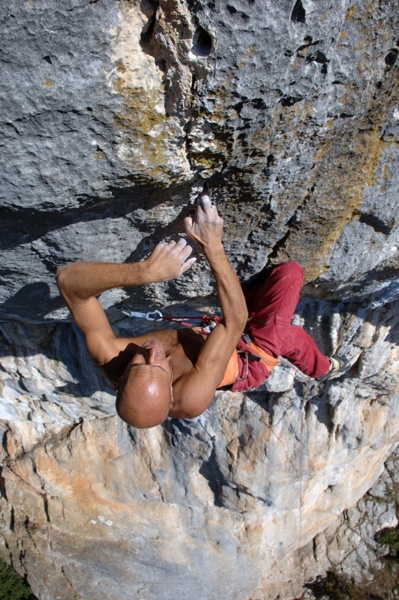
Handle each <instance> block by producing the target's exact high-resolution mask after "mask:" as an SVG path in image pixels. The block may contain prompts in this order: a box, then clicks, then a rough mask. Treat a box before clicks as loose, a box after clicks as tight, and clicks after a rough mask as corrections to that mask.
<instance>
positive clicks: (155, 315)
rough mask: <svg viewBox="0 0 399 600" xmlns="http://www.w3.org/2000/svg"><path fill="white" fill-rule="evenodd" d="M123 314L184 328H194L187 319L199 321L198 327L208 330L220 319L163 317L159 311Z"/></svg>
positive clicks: (204, 316)
mask: <svg viewBox="0 0 399 600" xmlns="http://www.w3.org/2000/svg"><path fill="white" fill-rule="evenodd" d="M122 312H123V314H124V315H126V316H127V317H137V318H140V319H146V320H147V321H169V322H170V323H179V324H180V325H185V326H186V327H194V324H193V323H190V322H189V321H188V319H190V320H191V321H200V325H201V326H202V327H204V328H206V327H209V329H213V327H215V326H216V325H217V324H218V323H220V317H218V316H217V315H215V316H214V317H209V316H208V315H202V316H197V315H192V316H177V315H174V316H173V315H163V314H162V313H161V311H160V310H153V311H150V312H146V313H144V312H137V311H134V310H129V311H127V310H122Z"/></svg>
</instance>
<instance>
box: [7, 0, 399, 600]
mask: <svg viewBox="0 0 399 600" xmlns="http://www.w3.org/2000/svg"><path fill="white" fill-rule="evenodd" d="M398 21H399V11H398V9H397V8H396V7H395V5H394V3H393V2H392V1H388V0H385V1H382V2H379V3H377V2H368V3H364V2H361V1H360V0H351V1H347V0H345V1H344V2H342V3H340V5H339V6H335V5H334V6H332V5H331V3H330V2H327V1H326V0H320V1H319V2H317V3H314V2H311V1H310V0H302V1H301V0H298V1H297V2H296V3H295V2H293V1H291V2H287V1H285V0H284V1H283V0H279V1H278V2H276V1H274V2H271V1H270V2H269V1H268V0H248V1H247V0H245V1H244V0H234V1H232V2H230V3H229V2H205V1H203V0H196V1H194V0H187V1H183V0H160V1H159V2H150V1H143V2H139V1H138V0H137V1H136V0H135V1H133V0H132V1H130V2H128V1H127V0H124V1H122V0H121V1H119V2H116V1H114V0H112V1H111V0H98V1H96V2H91V1H83V0H80V1H79V0H68V1H65V2H63V3H62V5H61V4H60V3H57V2H54V1H53V0H35V1H33V2H25V1H22V0H16V1H15V2H13V3H12V6H6V5H4V3H3V5H1V7H0V22H1V24H2V35H3V39H4V40H5V41H6V44H5V45H4V49H3V50H2V52H1V55H0V60H1V69H2V82H3V93H2V95H1V98H0V103H1V104H0V105H1V112H0V114H1V127H2V129H1V131H2V150H3V154H2V169H1V171H0V177H1V186H0V189H1V190H2V207H1V220H0V228H1V236H0V244H1V247H2V259H3V260H2V271H1V277H2V287H1V289H0V302H1V306H0V316H1V323H0V327H1V340H0V365H1V371H0V376H1V379H0V395H1V404H0V419H1V429H2V432H3V450H2V453H3V466H2V475H1V479H0V482H1V487H0V489H1V494H2V497H1V519H2V536H1V538H0V539H1V540H2V553H3V554H4V556H5V557H6V558H7V559H8V560H10V561H12V563H13V565H14V566H15V568H16V569H17V570H18V571H19V572H20V573H22V574H26V575H27V577H28V580H29V582H30V583H31V585H32V589H33V591H34V593H35V594H36V595H37V596H38V597H39V598H40V599H47V598H48V599H50V598H51V600H53V598H54V594H55V590H56V593H57V595H58V596H59V598H65V599H66V598H68V600H69V599H70V598H83V599H85V600H86V599H91V598H93V599H94V598H95V599H96V600H97V599H98V598H107V599H109V598H111V599H112V598H118V599H119V598H121V597H124V598H132V600H133V599H136V598H146V599H154V600H164V599H165V600H166V599H168V598H176V597H178V596H180V597H182V598H189V597H196V598H198V600H201V598H203V599H204V600H205V599H207V600H208V599H212V598H215V599H216V598H218V599H219V598H226V600H227V598H228V599H229V600H230V599H233V598H234V599H237V600H262V599H264V600H266V599H267V600H268V599H274V598H276V597H277V595H279V597H280V598H286V599H287V600H290V599H291V598H293V597H294V596H297V595H300V593H301V589H302V584H303V582H304V581H306V580H309V578H311V577H312V576H316V575H317V574H319V573H324V572H325V570H326V569H327V568H329V566H330V565H331V564H332V563H333V562H334V561H337V562H339V561H340V560H341V558H342V560H344V562H345V561H346V564H348V565H349V562H350V560H349V559H348V558H347V556H346V554H345V552H346V550H343V549H342V548H343V547H341V546H339V544H338V546H337V542H336V541H334V535H333V532H335V530H336V528H337V527H338V528H339V527H341V525H342V523H341V521H340V519H341V516H342V513H343V511H348V510H349V509H351V507H353V506H355V505H356V503H357V502H358V501H359V499H360V498H361V497H362V496H363V495H364V493H365V492H366V491H367V490H368V489H369V488H370V487H371V486H372V485H373V483H374V482H375V481H376V479H377V478H378V476H379V475H380V473H381V472H382V469H383V464H384V460H385V459H386V457H387V456H388V455H389V454H390V453H391V451H392V450H393V449H394V448H395V446H396V444H397V442H398V440H399V419H398V418H397V414H398V408H399V393H398V384H397V373H398V363H399V357H398V339H399V326H398V320H399V316H398V310H397V309H398V289H399V286H398V281H397V269H398V251H397V246H398V217H397V214H398V204H399V203H398V199H397V194H396V192H397V188H398V177H399V174H398V173H399V170H398V168H397V164H398V142H399V137H398V136H399V125H398V123H399V105H398V104H397V102H398V100H397V98H398V93H397V92H398V66H397V64H396V59H397V57H398V54H399V50H398V48H399V46H398V43H399V40H398V38H397V35H398V31H399V28H398ZM204 179H208V180H209V183H210V186H211V187H212V189H213V194H214V198H215V200H216V201H217V202H218V206H219V210H220V212H221V214H222V215H223V217H224V220H225V244H226V249H227V252H228V254H229V256H230V258H231V260H232V262H233V264H234V266H235V268H236V269H237V272H238V273H239V275H240V277H242V278H245V277H247V276H249V275H251V274H253V273H255V272H257V271H258V270H259V269H261V268H262V267H263V266H264V265H265V263H266V262H269V263H276V262H278V261H281V260H284V259H286V258H289V259H292V260H298V261H299V262H301V264H302V265H303V266H304V268H305V275H306V281H307V282H308V285H307V286H306V287H305V289H304V298H303V300H302V302H301V304H300V306H299V309H298V314H297V316H296V319H297V322H298V323H300V324H303V325H305V327H306V328H307V329H308V330H309V331H310V332H311V333H312V335H313V336H314V337H315V339H316V340H317V342H318V343H319V345H320V347H321V348H322V349H323V350H324V351H325V352H326V353H333V352H334V351H336V350H337V349H339V350H340V352H341V353H342V354H343V355H344V356H346V357H347V358H348V359H349V360H350V364H351V368H350V370H349V371H348V373H347V375H346V376H345V377H342V378H340V379H338V380H335V381H333V382H330V383H328V384H325V385H324V386H320V385H319V386H316V385H315V384H314V383H312V382H311V381H309V380H308V379H307V378H306V377H304V376H302V375H301V374H300V373H298V372H297V371H295V369H293V368H292V367H290V366H289V365H288V364H285V363H284V364H282V365H280V366H279V367H278V368H277V369H276V370H275V371H274V373H273V376H272V377H271V378H270V380H269V381H268V382H267V383H266V384H265V385H264V386H263V389H261V390H259V391H257V392H251V393H249V394H247V395H246V396H242V395H239V394H235V395H234V394H229V393H225V394H223V393H218V395H217V397H216V399H215V401H214V403H213V404H212V406H211V407H210V409H209V411H208V412H207V414H206V415H204V416H203V417H201V418H200V419H198V420H196V421H194V422H188V421H181V422H177V421H170V422H167V423H166V424H165V426H162V427H158V428H156V429H154V430H151V431H148V432H135V431H130V430H129V429H128V428H126V427H125V426H124V425H122V424H121V423H120V422H119V421H118V420H117V418H116V417H115V416H114V409H113V401H112V391H111V390H110V389H109V387H108V386H107V383H106V382H105V381H103V380H101V378H100V377H99V375H98V374H97V373H96V372H95V370H94V368H93V367H92V365H91V364H90V362H89V361H88V359H87V357H86V355H85V351H84V346H83V344H82V339H81V336H80V334H79V332H78V331H77V330H76V329H75V328H74V327H73V326H72V325H71V324H70V322H69V321H68V315H67V312H66V310H65V309H63V308H62V304H61V302H60V299H59V297H58V294H57V292H56V288H55V284H54V273H55V269H56V267H57V266H58V265H59V264H63V263H65V262H68V261H72V260H81V259H84V260H92V259H97V260H108V261H124V260H137V259H140V258H142V257H143V256H145V255H146V253H147V252H148V251H149V250H150V249H151V248H152V246H153V245H154V244H155V243H156V242H157V241H158V240H160V239H169V238H171V237H175V236H176V235H177V234H179V233H181V231H182V216H183V215H184V213H185V210H186V205H187V202H188V201H189V200H193V198H194V197H195V194H196V193H197V191H198V190H199V189H200V188H201V186H202V182H203V180H204ZM213 294H214V289H213V285H212V280H211V276H210V274H209V270H208V269H206V268H205V267H204V262H203V261H202V260H199V261H198V262H197V264H196V266H195V267H194V268H193V269H192V270H191V272H190V273H188V274H187V275H185V276H184V277H183V278H181V279H180V280H178V281H175V282H170V283H167V284H163V285H159V286H148V288H146V289H145V290H142V289H138V290H128V291H122V290H119V291H115V292H112V293H107V294H104V295H103V298H102V302H103V303H104V306H106V307H107V308H109V316H110V319H111V320H112V321H113V323H114V325H115V327H116V328H117V329H118V331H120V332H122V331H130V332H134V331H138V330H139V328H142V324H141V323H136V322H129V321H128V320H127V319H123V318H121V317H122V315H121V313H120V310H119V304H118V303H120V302H121V301H123V302H129V303H130V304H131V305H132V306H135V307H141V308H145V309H146V310H147V309H148V307H162V308H164V309H165V310H177V307H179V308H178V310H179V311H180V310H185V311H189V310H193V309H199V310H202V309H204V308H212V307H213V305H214V296H213ZM173 307H175V308H173ZM353 511H354V512H353V514H352V513H351V514H352V516H353V523H354V528H355V529H356V535H357V534H359V535H362V533H361V525H360V523H357V521H356V509H353ZM346 514H349V513H346ZM351 518H352V517H351ZM326 530H327V533H325V534H324V533H322V532H324V531H326ZM357 530H359V531H360V533H359V531H357ZM339 531H342V530H340V529H338V534H337V535H339ZM345 535H346V534H345ZM348 544H349V542H348ZM348 547H349V546H348ZM315 548H316V551H315V550H314V549H315ZM323 548H324V550H323ZM334 548H338V549H336V550H334ZM299 549H301V550H300V551H299ZM334 552H335V554H334ZM333 556H334V557H335V558H334V559H333V558H332V557H333ZM340 557H341V558H340ZM348 561H349V562H348ZM349 567H350V565H349V566H348V568H349ZM350 568H352V567H350ZM201 594H202V595H201Z"/></svg>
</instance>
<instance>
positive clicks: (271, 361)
mask: <svg viewBox="0 0 399 600" xmlns="http://www.w3.org/2000/svg"><path fill="white" fill-rule="evenodd" d="M248 346H249V347H250V348H251V352H252V353H253V354H255V356H259V358H260V360H261V361H262V362H263V364H264V365H265V367H266V368H267V369H268V370H269V371H271V370H272V369H274V367H277V365H278V362H279V361H278V358H274V356H270V354H267V353H266V352H265V351H264V350H262V348H259V346H257V345H256V344H255V343H254V342H252V341H251V342H249V344H248Z"/></svg>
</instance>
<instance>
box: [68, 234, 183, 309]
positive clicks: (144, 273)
mask: <svg viewBox="0 0 399 600" xmlns="http://www.w3.org/2000/svg"><path fill="white" fill-rule="evenodd" d="M190 254H191V247H190V246H187V243H186V241H185V240H184V239H181V240H179V241H178V242H177V243H176V242H174V241H171V242H169V243H168V244H166V243H164V242H161V243H159V244H158V245H157V246H156V247H155V248H154V250H153V251H152V253H151V255H150V256H149V257H148V258H146V259H145V260H143V261H140V262H137V263H122V264H117V263H100V262H81V263H75V264H72V265H68V266H66V267H60V268H59V269H58V271H57V282H58V287H59V288H60V291H61V293H62V295H63V296H64V298H67V297H68V298H71V297H73V298H75V299H76V298H77V299H79V300H86V299H88V298H90V297H92V296H96V295H97V294H101V292H105V290H110V289H112V288H116V287H129V286H135V285H146V284H147V283H156V282H158V281H169V280H170V279H175V278H176V277H180V275H182V274H183V273H184V272H185V271H187V269H189V268H190V267H191V265H192V264H193V262H194V261H195V258H189V256H190Z"/></svg>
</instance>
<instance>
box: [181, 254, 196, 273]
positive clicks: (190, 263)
mask: <svg viewBox="0 0 399 600" xmlns="http://www.w3.org/2000/svg"><path fill="white" fill-rule="evenodd" d="M196 260H197V259H196V258H195V256H193V257H192V258H189V260H186V261H185V262H184V263H183V264H182V266H181V272H182V273H184V272H185V271H187V270H188V269H189V268H190V267H192V266H193V264H194V263H195V261H196Z"/></svg>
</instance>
